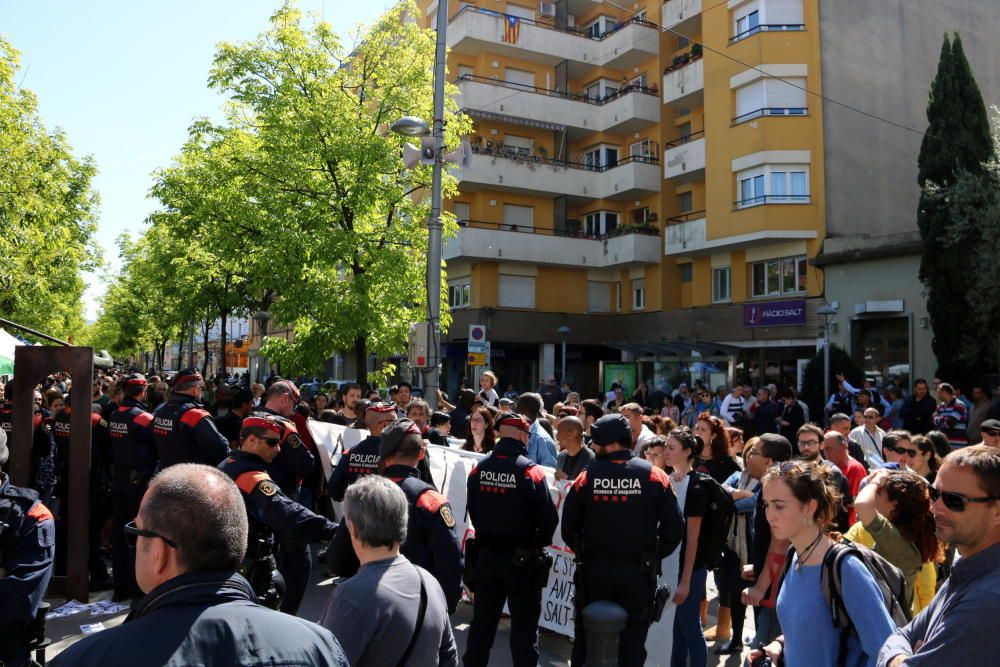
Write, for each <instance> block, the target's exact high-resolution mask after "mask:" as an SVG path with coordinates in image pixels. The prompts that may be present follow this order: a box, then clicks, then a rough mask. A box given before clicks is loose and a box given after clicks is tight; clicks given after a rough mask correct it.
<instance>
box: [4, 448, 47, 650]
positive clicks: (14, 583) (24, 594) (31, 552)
mask: <svg viewBox="0 0 1000 667" xmlns="http://www.w3.org/2000/svg"><path fill="white" fill-rule="evenodd" d="M7 457H8V450H7V434H6V432H4V431H3V430H0V664H2V665H17V666H18V667H20V665H25V664H27V663H28V658H29V646H30V639H31V638H32V637H33V636H35V635H36V634H37V632H36V629H35V615H36V613H37V611H38V606H39V604H41V602H42V598H43V597H44V595H45V589H46V588H47V587H48V585H49V579H50V578H51V577H52V560H53V557H54V555H55V525H54V522H53V519H52V513H51V512H50V511H49V509H48V508H47V507H46V506H45V505H43V504H42V503H41V502H39V500H38V494H37V493H35V492H34V491H32V490H31V489H23V488H20V487H17V486H14V485H13V484H11V483H10V479H9V478H8V477H7V475H6V473H4V472H3V471H2V468H3V466H5V465H7Z"/></svg>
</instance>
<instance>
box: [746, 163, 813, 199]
mask: <svg viewBox="0 0 1000 667" xmlns="http://www.w3.org/2000/svg"><path fill="white" fill-rule="evenodd" d="M737 180H738V187H739V190H738V192H737V201H736V206H737V207H738V208H746V207H748V206H757V205H758V204H804V203H808V202H809V172H808V171H807V168H806V167H804V166H798V165H796V166H785V165H774V166H764V167H758V168H755V169H753V170H750V171H746V172H742V173H740V174H739V176H738V178H737Z"/></svg>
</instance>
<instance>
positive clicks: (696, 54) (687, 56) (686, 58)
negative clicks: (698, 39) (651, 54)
mask: <svg viewBox="0 0 1000 667" xmlns="http://www.w3.org/2000/svg"><path fill="white" fill-rule="evenodd" d="M703 55H704V54H703V52H702V49H701V45H700V44H695V45H694V47H693V48H692V49H691V50H690V51H688V52H687V53H682V54H680V55H677V56H674V61H673V62H672V63H671V64H670V65H668V66H667V67H666V68H664V70H663V73H664V74H670V73H671V72H673V71H676V70H679V69H680V68H682V67H686V66H687V65H690V64H691V63H693V62H694V61H696V60H698V59H700V58H701V57H702V56H703Z"/></svg>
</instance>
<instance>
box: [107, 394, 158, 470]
mask: <svg viewBox="0 0 1000 667" xmlns="http://www.w3.org/2000/svg"><path fill="white" fill-rule="evenodd" d="M123 403H124V405H122V406H120V407H119V408H117V409H116V410H115V411H114V412H113V413H112V414H111V417H110V418H109V419H108V431H109V433H110V436H111V456H112V459H113V461H114V465H115V479H116V481H119V480H127V479H128V478H129V475H130V473H133V472H134V473H138V474H141V475H151V474H152V473H153V470H154V469H155V467H156V452H155V451H154V448H153V447H152V433H151V432H150V430H149V429H150V425H151V424H152V423H153V414H152V413H151V412H149V411H148V410H147V409H146V406H145V405H144V404H143V403H140V402H139V401H137V400H135V399H132V398H126V399H125V400H124V401H123Z"/></svg>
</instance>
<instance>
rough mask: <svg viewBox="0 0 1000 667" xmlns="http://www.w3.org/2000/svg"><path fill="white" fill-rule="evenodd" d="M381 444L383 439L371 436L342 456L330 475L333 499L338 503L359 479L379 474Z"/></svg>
mask: <svg viewBox="0 0 1000 667" xmlns="http://www.w3.org/2000/svg"><path fill="white" fill-rule="evenodd" d="M381 442H382V438H381V437H379V436H377V435H370V436H368V437H367V438H365V439H364V440H362V441H361V442H359V443H358V444H356V445H355V446H354V447H351V448H350V449H348V450H347V451H346V452H344V453H343V454H341V455H340V461H338V462H337V467H336V468H334V469H333V472H332V473H330V482H329V489H330V497H331V498H333V499H334V500H335V501H337V502H341V501H343V500H344V494H345V493H347V487H349V486H350V485H351V484H354V482H356V481H357V479H358V477H364V476H365V475H377V474H378V463H379V461H380V460H381V458H382V457H380V456H379V454H378V449H379V444H380V443H381Z"/></svg>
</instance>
